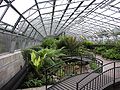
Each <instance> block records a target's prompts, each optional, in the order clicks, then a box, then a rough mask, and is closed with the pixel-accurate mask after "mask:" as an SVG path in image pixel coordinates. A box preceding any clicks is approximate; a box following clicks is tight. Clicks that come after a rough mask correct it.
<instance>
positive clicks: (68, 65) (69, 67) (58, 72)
mask: <svg viewBox="0 0 120 90" xmlns="http://www.w3.org/2000/svg"><path fill="white" fill-rule="evenodd" d="M82 62H84V61H82V58H81V60H72V58H71V59H68V60H65V61H64V63H63V62H62V63H58V64H56V65H54V66H51V67H48V68H47V69H45V70H44V73H45V80H46V82H45V85H46V90H47V89H48V85H54V84H57V83H59V82H62V81H63V80H66V79H68V78H70V77H72V76H75V75H79V74H82V73H86V71H85V70H83V69H84V64H85V63H82ZM95 63H96V65H98V67H100V66H102V65H103V62H102V61H101V60H100V59H95Z"/></svg>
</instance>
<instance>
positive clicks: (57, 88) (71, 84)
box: [22, 55, 120, 90]
mask: <svg viewBox="0 0 120 90" xmlns="http://www.w3.org/2000/svg"><path fill="white" fill-rule="evenodd" d="M96 57H97V58H99V59H101V60H103V64H107V63H110V62H113V60H105V59H104V58H102V57H101V56H98V55H97V56H96ZM113 66H114V64H113V63H112V64H110V65H107V66H105V67H104V68H103V71H106V70H108V69H110V68H112V67H113ZM116 66H120V62H116ZM111 72H113V71H111ZM87 74H88V73H85V74H82V75H77V76H74V77H72V78H69V79H66V80H64V81H62V82H59V83H58V84H56V85H53V86H51V87H50V88H49V89H48V90H76V82H78V81H80V80H81V79H82V78H84V77H85V76H86V75H87ZM111 74H112V75H111ZM98 75H99V74H98V73H92V74H91V75H90V76H89V77H87V78H85V79H84V80H83V81H82V82H81V83H80V84H79V88H81V87H82V86H83V85H85V84H87V83H88V82H89V81H91V80H92V79H93V78H95V77H96V76H98ZM116 77H120V69H119V68H116ZM100 78H101V79H100ZM100 78H98V79H96V80H95V83H93V86H95V87H92V88H87V90H98V88H100V87H103V86H104V85H106V84H107V83H108V84H107V85H110V84H113V73H110V72H108V73H104V75H103V76H100ZM103 78H104V80H103ZM107 79H109V80H110V81H111V82H110V83H109V82H108V81H109V80H107ZM106 80H107V81H106ZM22 90H45V87H39V88H30V89H22ZM101 90H102V89H101Z"/></svg>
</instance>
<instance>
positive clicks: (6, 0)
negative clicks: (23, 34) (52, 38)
mask: <svg viewBox="0 0 120 90" xmlns="http://www.w3.org/2000/svg"><path fill="white" fill-rule="evenodd" d="M4 1H5V2H6V3H7V4H9V5H10V6H11V8H12V9H13V10H15V11H16V12H17V13H18V14H19V15H20V16H21V17H22V18H23V19H24V20H25V21H26V22H27V23H28V24H29V25H31V26H32V27H33V28H34V29H35V30H36V31H37V29H36V28H35V27H34V26H33V25H32V24H31V23H30V22H29V21H28V20H27V19H26V18H25V17H24V16H23V15H22V14H21V13H20V12H19V11H18V10H17V9H16V8H15V7H14V6H13V5H12V4H11V3H10V2H9V1H8V0H4ZM37 32H38V31H37ZM38 33H39V35H41V36H42V37H44V36H43V35H42V34H41V33H40V32H38Z"/></svg>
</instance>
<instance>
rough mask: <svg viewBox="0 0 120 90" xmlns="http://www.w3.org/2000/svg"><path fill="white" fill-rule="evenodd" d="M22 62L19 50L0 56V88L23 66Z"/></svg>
mask: <svg viewBox="0 0 120 90" xmlns="http://www.w3.org/2000/svg"><path fill="white" fill-rule="evenodd" d="M24 63H25V61H24V60H23V57H22V54H21V52H20V51H17V52H14V53H9V54H5V55H1V56H0V88H1V87H2V86H3V85H5V84H6V83H7V82H8V81H9V80H10V79H11V78H12V77H13V76H14V75H15V74H16V73H17V72H18V71H19V70H20V69H21V68H22V67H23V66H24Z"/></svg>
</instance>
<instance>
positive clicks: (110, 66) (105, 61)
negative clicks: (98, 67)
mask: <svg viewBox="0 0 120 90" xmlns="http://www.w3.org/2000/svg"><path fill="white" fill-rule="evenodd" d="M96 58H98V59H101V60H102V61H103V64H107V63H110V62H114V61H115V62H116V63H115V64H116V66H120V61H117V60H110V59H105V58H103V57H101V56H100V55H96ZM112 67H114V64H110V65H107V66H105V67H104V68H103V71H106V70H108V69H109V68H112Z"/></svg>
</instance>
